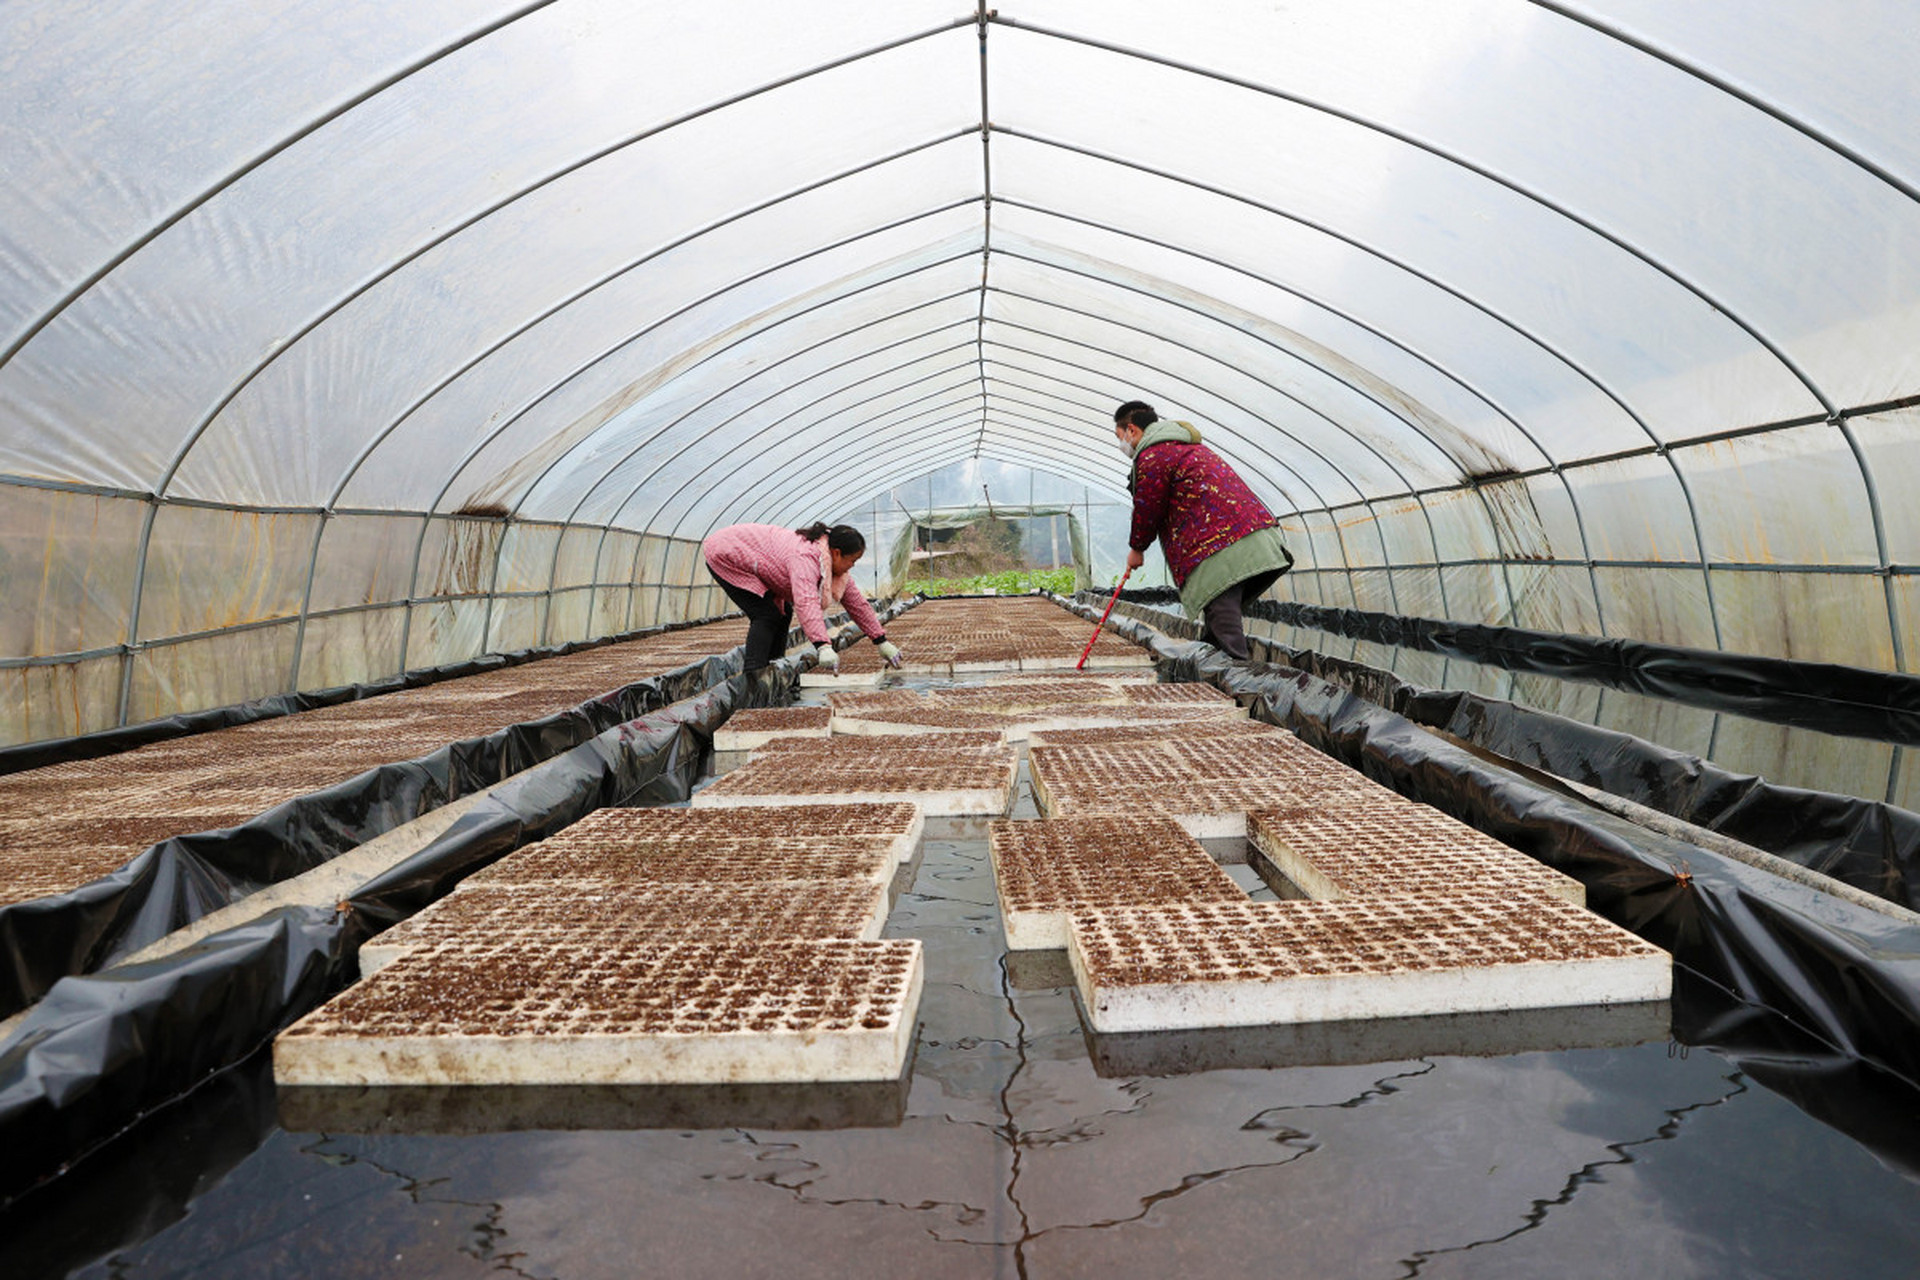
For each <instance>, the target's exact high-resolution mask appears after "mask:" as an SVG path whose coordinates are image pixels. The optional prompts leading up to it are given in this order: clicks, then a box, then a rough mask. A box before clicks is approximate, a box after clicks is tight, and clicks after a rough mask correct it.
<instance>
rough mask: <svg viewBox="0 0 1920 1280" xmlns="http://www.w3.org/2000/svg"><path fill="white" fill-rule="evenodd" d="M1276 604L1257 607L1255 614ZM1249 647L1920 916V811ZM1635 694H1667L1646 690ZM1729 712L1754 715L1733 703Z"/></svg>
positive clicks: (1499, 703) (1173, 624)
mask: <svg viewBox="0 0 1920 1280" xmlns="http://www.w3.org/2000/svg"><path fill="white" fill-rule="evenodd" d="M1126 594H1128V595H1133V594H1147V593H1133V592H1129V593H1126ZM1272 603H1273V602H1271V601H1260V602H1258V606H1257V611H1258V610H1263V609H1265V608H1266V607H1267V606H1269V605H1271V604H1272ZM1289 607H1291V606H1289ZM1121 611H1124V612H1127V613H1130V614H1131V615H1132V616H1134V617H1137V618H1144V620H1146V621H1148V622H1149V623H1150V624H1151V625H1153V626H1157V627H1161V628H1162V629H1164V630H1166V631H1168V632H1170V633H1175V634H1181V635H1189V636H1193V635H1197V634H1198V626H1197V624H1195V623H1194V622H1193V621H1192V620H1190V619H1187V618H1185V617H1182V616H1179V615H1176V614H1172V613H1166V612H1162V611H1161V610H1158V609H1147V610H1142V609H1141V607H1140V606H1139V605H1138V604H1135V605H1132V606H1129V605H1122V606H1121ZM1479 630H1482V631H1486V630H1498V628H1479ZM1520 634H1527V633H1520ZM1565 638H1566V639H1578V637H1565ZM1249 643H1250V644H1252V645H1254V646H1255V652H1257V653H1266V654H1269V655H1272V656H1274V658H1275V660H1277V661H1281V662H1284V663H1285V664H1286V665H1288V666H1290V667H1293V668H1295V669H1297V670H1301V671H1306V672H1308V673H1310V674H1312V675H1316V676H1320V677H1322V678H1323V679H1326V680H1329V681H1332V682H1333V683H1335V684H1338V685H1342V686H1344V687H1345V688H1348V689H1351V690H1353V691H1354V692H1355V693H1357V694H1359V695H1360V696H1362V697H1364V698H1366V699H1367V700H1368V701H1370V702H1374V703H1377V704H1379V705H1380V706H1383V707H1386V708H1388V709H1389V710H1393V711H1397V712H1399V713H1400V714H1402V715H1404V716H1406V717H1407V718H1408V719H1410V720H1413V721H1415V722H1417V723H1420V724H1424V725H1428V726H1430V727H1432V728H1435V729H1439V730H1441V731H1443V732H1445V733H1449V734H1452V735H1453V736H1455V737H1457V738H1462V739H1464V740H1466V741H1468V742H1472V743H1473V744H1475V745H1476V746H1480V747H1483V748H1485V749H1486V750H1488V751H1492V752H1495V753H1496V754H1499V755H1502V756H1505V757H1507V758H1508V759H1511V760H1516V761H1519V762H1520V763H1522V764H1526V765H1530V766H1533V767H1535V768H1538V769H1543V770H1545V771H1546V772H1548V773H1552V774H1556V775H1558V776H1560V777H1563V778H1572V779H1574V780H1575V781H1577V782H1580V783H1582V784H1584V785H1587V786H1590V787H1595V788H1597V789H1599V790H1602V791H1607V792H1610V793H1612V794H1614V795H1617V796H1623V797H1625V798H1627V799H1629V800H1632V801H1634V802H1636V803H1638V804H1643V805H1646V806H1647V807H1648V808H1651V809H1658V810H1660V811H1661V812H1662V813H1666V814H1670V815H1672V816H1673V817H1676V818H1680V819H1682V820H1684V821H1687V822H1691V823H1693V824H1694V825H1695V826H1700V827H1705V828H1707V829H1708V830H1710V831H1717V832H1720V833H1721V834H1723V835H1727V836H1730V837H1732V838H1733V839H1735V840H1739V841H1741V842H1743V843H1745V844H1750V845H1752V846H1754V847H1755V848H1757V849H1764V850H1766V851H1767V852H1768V853H1771V854H1774V855H1776V856H1777V857H1781V858H1785V859H1787V860H1788V861H1789V862H1795V863H1798V864H1799V865H1801V866H1803V867H1807V868H1809V869H1810V870H1814V871H1818V872H1821V873H1822V874H1824V875H1829V876H1832V877H1833V878H1834V879H1836V880H1839V881H1842V882H1843V883H1845V884H1848V885H1851V886H1853V887H1854V888H1856V889H1860V890H1862V891H1864V892H1867V893H1871V894H1874V895H1876V896H1878V897H1882V898H1885V899H1887V900H1888V901H1890V902H1895V903H1898V904H1900V905H1902V906H1905V907H1908V908H1912V909H1920V814H1916V813H1914V812H1912V811H1911V810H1908V809H1902V808H1899V807H1897V806H1895V805H1890V804H1886V803H1883V802H1881V801H1878V800H1865V799H1861V798H1859V797H1855V796H1843V795H1836V794H1833V793H1831V792H1824V791H1811V790H1807V789H1804V788H1800V787H1785V786H1780V785H1779V784H1777V783H1772V782H1768V781H1767V780H1766V779H1764V778H1760V777H1756V776H1754V775H1752V774H1743V773H1734V772H1732V771H1731V770H1727V769H1722V768H1720V767H1719V766H1718V765H1715V764H1713V763H1712V762H1711V761H1707V760H1702V759H1701V758H1700V757H1698V756H1694V755H1688V754H1685V753H1682V752H1678V751H1674V750H1672V749H1670V748H1667V747H1662V746H1660V745H1659V744H1657V743H1653V742H1648V741H1647V740H1646V739H1644V738H1636V737H1634V736H1633V735H1631V734H1626V733H1620V732H1618V731H1616V730H1613V729H1603V728H1601V727H1599V726H1597V725H1590V724H1585V723H1582V722H1581V721H1578V720H1573V719H1569V718H1568V717H1566V716H1560V715H1555V714H1553V713H1552V712H1548V711H1537V710H1534V709H1533V708H1530V707H1524V706H1520V705H1517V704H1515V703H1512V702H1508V701H1505V700H1503V699H1499V698H1489V697H1485V696H1484V695H1481V694H1477V693H1466V692H1461V691H1458V690H1446V689H1423V688H1420V687H1418V686H1416V685H1411V684H1408V683H1406V682H1405V681H1403V680H1401V679H1400V678H1399V677H1397V676H1394V675H1392V674H1390V673H1388V672H1385V671H1381V670H1378V669H1377V668H1374V667H1368V666H1364V665H1362V664H1360V663H1357V662H1348V661H1345V660H1343V659H1339V658H1329V657H1326V656H1325V655H1322V654H1317V653H1314V652H1312V651H1310V650H1303V649H1295V648H1292V647H1290V646H1287V645H1283V644H1279V643H1276V642H1274V641H1269V640H1263V639H1261V638H1259V637H1249ZM1261 646H1264V649H1263V648H1261ZM1641 647H1643V648H1644V647H1649V646H1641ZM1686 652H1692V651H1690V650H1667V651H1666V653H1667V654H1668V655H1673V654H1678V653H1686ZM1454 656H1461V657H1472V655H1470V654H1458V655H1454ZM1475 660H1476V661H1477V660H1478V659H1475ZM1736 661H1741V660H1738V659H1736ZM1755 661H1759V660H1755ZM1777 665H1785V666H1790V667H1797V668H1799V669H1800V670H1802V671H1803V672H1808V671H1809V670H1810V669H1812V668H1813V664H1809V663H1797V664H1796V663H1787V664H1777ZM1526 669H1527V670H1531V671H1536V672H1541V673H1545V674H1549V675H1558V676H1564V677H1566V678H1570V679H1584V678H1586V677H1584V676H1582V675H1580V674H1578V673H1577V672H1570V671H1565V670H1559V669H1555V668H1553V667H1551V666H1550V665H1549V664H1548V663H1547V661H1546V660H1545V659H1544V658H1542V659H1541V660H1540V661H1537V662H1535V663H1534V664H1533V665H1532V666H1530V667H1528V668H1526ZM1818 669H1819V670H1825V668H1818ZM1842 670H1852V668H1844V669H1842ZM1867 674H1872V673H1867ZM1809 678H1811V677H1810V676H1809ZM1616 687H1622V688H1624V687H1628V686H1625V685H1620V686H1616ZM1637 691H1641V692H1650V693H1652V694H1653V696H1664V695H1661V694H1660V693H1659V692H1658V691H1656V690H1652V689H1650V688H1647V687H1644V686H1643V687H1640V688H1639V689H1638V690H1637ZM1722 709H1723V710H1727V711H1729V712H1736V711H1737V712H1738V713H1739V714H1747V713H1746V712H1745V711H1742V710H1740V709H1738V708H1735V707H1731V706H1729V707H1724V708H1722ZM1862 723H1864V722H1862Z"/></svg>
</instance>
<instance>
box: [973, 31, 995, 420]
mask: <svg viewBox="0 0 1920 1280" xmlns="http://www.w3.org/2000/svg"><path fill="white" fill-rule="evenodd" d="M992 12H994V13H997V12H998V11H997V10H995V11H992ZM989 16H990V12H989V10H988V9H987V0H977V3H976V5H975V7H974V20H975V22H976V23H977V24H978V25H979V29H980V195H981V205H980V305H979V307H978V309H977V311H976V312H975V316H974V359H975V361H976V363H977V364H978V366H979V368H980V393H981V402H980V410H981V412H980V430H981V432H982V434H984V433H985V431H986V426H987V418H986V408H987V401H986V398H985V397H986V390H987V378H986V346H987V274H988V272H989V270H990V269H991V268H992V266H993V112H992V109H991V100H990V98H989V96H988V93H987V32H988V30H989V28H988V26H987V19H988V17H989Z"/></svg>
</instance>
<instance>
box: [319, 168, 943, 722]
mask: <svg viewBox="0 0 1920 1280" xmlns="http://www.w3.org/2000/svg"><path fill="white" fill-rule="evenodd" d="M970 132H971V130H963V131H960V132H957V133H953V134H950V135H947V136H945V137H939V138H934V139H932V140H930V141H927V142H922V143H918V144H916V145H914V146H912V147H908V148H905V149H902V150H899V151H895V152H893V153H891V154H889V155H885V156H881V157H879V158H878V159H875V160H870V161H867V162H865V163H863V164H860V165H855V166H853V167H851V168H848V169H843V170H841V171H840V172H838V173H835V174H832V175H830V176H829V177H826V178H822V179H820V180H819V181H818V182H812V183H808V184H806V185H805V186H802V187H799V188H796V189H794V190H791V191H785V192H782V193H781V194H780V195H778V196H774V197H772V198H770V199H767V200H763V201H761V202H759V203H757V204H754V205H751V206H748V207H747V208H744V209H742V210H740V211H738V212H736V213H731V214H728V215H727V216H726V217H724V218H721V219H719V220H717V221H715V222H711V223H708V224H707V225H706V226H704V227H701V228H700V229H698V230H696V231H693V232H689V233H688V234H686V235H684V236H680V237H678V238H676V239H673V240H670V241H668V242H666V243H665V244H662V245H659V246H657V247H656V248H653V249H650V250H648V251H647V252H646V253H644V254H642V255H640V256H639V257H637V258H633V259H630V260H629V261H627V262H625V263H623V264H621V265H620V266H618V267H616V268H615V269H613V270H612V271H609V272H607V273H605V274H603V275H602V276H600V277H599V278H598V279H596V280H594V281H592V282H591V283H589V284H587V285H585V286H582V287H581V288H579V289H577V290H575V291H574V292H573V293H571V294H569V295H567V296H566V297H564V298H562V299H561V300H560V301H558V302H556V303H554V304H553V305H552V306H550V307H547V308H546V309H545V310H543V311H541V312H539V313H538V314H536V315H534V316H533V317H532V318H531V319H528V320H526V321H524V322H523V323H521V324H519V325H517V326H515V327H514V328H513V329H512V330H511V331H510V332H508V333H506V334H505V335H504V336H502V337H500V338H499V339H497V340H496V341H494V342H492V343H491V344H489V345H488V346H487V347H486V348H485V349H484V350H483V351H481V352H480V353H479V354H477V355H475V356H473V357H471V358H469V359H468V360H466V361H465V362H464V363H462V364H461V365H459V366H458V367H457V368H455V369H454V370H453V371H452V372H451V373H448V374H447V375H446V376H445V377H444V378H442V379H440V381H438V382H436V383H435V384H434V385H433V386H432V387H430V388H428V389H427V390H426V391H425V392H424V393H423V394H421V395H419V396H417V397H416V398H415V399H414V400H413V402H412V403H411V404H409V405H408V406H407V407H406V408H405V409H403V410H401V412H400V413H399V414H397V415H396V416H395V417H394V418H393V420H392V421H391V422H389V423H387V425H386V426H384V427H382V428H381V429H380V430H379V431H378V432H376V433H375V434H374V435H373V436H372V437H371V438H370V439H369V440H368V441H367V443H366V444H364V445H363V446H362V447H361V449H360V451H359V453H358V454H356V455H355V456H354V458H353V461H352V462H351V463H350V464H349V465H348V466H347V468H346V469H345V471H343V472H342V473H341V475H340V478H339V479H338V480H337V481H336V482H335V483H334V486H333V489H332V491H331V492H330V493H329V494H328V496H327V500H326V503H325V505H324V506H323V507H322V509H321V520H320V525H319V527H318V528H317V529H316V530H315V531H314V538H313V547H312V549H311V552H310V555H309V559H308V566H307V587H306V592H305V593H304V595H303V597H302V600H301V605H300V621H299V626H298V630H297V631H296V632H295V634H294V645H293V664H292V672H291V674H290V676H289V680H288V684H289V687H291V688H294V689H297V688H299V687H300V665H301V657H302V653H303V651H304V647H305V646H304V642H305V639H306V627H307V618H308V617H309V616H310V615H311V613H312V601H313V584H314V574H315V570H316V568H317V566H318V563H319V557H320V544H321V542H322V540H323V539H324V538H325V536H326V527H327V521H328V520H329V519H331V518H332V516H333V515H334V513H335V512H336V510H337V508H338V506H339V502H340V498H341V495H342V494H344V493H345V492H346V489H347V486H348V485H350V484H352V483H353V480H354V477H355V476H357V475H358V474H359V472H360V469H361V468H362V467H363V466H365V465H366V463H367V461H368V460H369V459H371V458H372V456H373V455H374V454H375V453H376V452H378V451H379V449H380V447H381V446H382V445H383V444H385V443H386V442H387V440H388V439H390V438H391V437H392V436H393V435H394V433H395V432H397V431H398V430H399V429H400V427H401V426H402V424H404V423H405V422H406V421H407V420H408V419H409V418H411V417H412V416H413V415H414V414H415V413H417V412H418V411H419V410H420V409H422V408H424V407H425V406H426V404H427V403H428V402H429V401H431V400H432V399H433V398H434V397H435V396H437V395H439V394H440V392H442V391H444V390H446V389H447V388H448V387H450V386H452V385H453V384H454V383H455V382H456V381H458V380H459V379H460V378H461V377H463V376H465V375H466V374H467V373H468V372H470V371H471V370H473V369H475V368H478V367H479V366H480V365H481V364H482V363H484V362H485V361H486V360H488V359H489V358H491V357H492V356H493V355H495V354H496V353H498V352H499V351H501V350H503V349H505V348H506V347H507V346H508V345H510V344H511V343H513V342H515V341H517V340H518V339H519V338H521V337H522V336H524V335H525V334H527V333H530V332H531V331H533V330H534V329H535V328H537V327H539V326H540V325H541V324H544V323H545V322H546V321H547V320H549V319H551V318H553V317H554V316H556V315H559V314H560V313H561V312H563V311H565V310H566V309H567V308H568V307H571V306H572V305H573V304H574V303H576V302H579V301H581V300H583V299H585V298H587V297H588V296H590V295H592V294H593V293H595V292H597V291H598V290H600V289H602V288H604V287H605V286H607V285H609V284H611V283H613V282H614V281H616V280H619V279H621V278H623V277H625V276H626V275H628V274H629V273H631V272H633V271H636V270H638V269H639V268H641V267H642V266H644V265H646V264H647V263H649V262H652V261H653V260H655V259H657V258H660V257H663V256H665V255H666V254H669V253H672V252H673V251H674V250H676V249H679V248H681V247H683V246H685V245H688V244H691V243H693V242H694V241H696V240H699V239H700V238H702V237H703V236H706V235H708V234H710V233H712V232H715V231H718V230H720V229H722V228H724V227H727V226H731V225H732V224H734V223H736V222H740V221H744V220H745V219H747V218H750V217H753V216H754V215H756V214H759V213H762V212H765V211H766V210H768V209H771V208H775V207H777V206H779V205H781V204H784V203H786V202H787V201H789V200H793V199H797V198H799V197H800V196H803V195H807V194H810V193H812V192H814V191H819V190H822V189H824V188H826V187H829V186H831V185H833V184H834V183H836V182H840V181H842V180H844V179H846V178H850V177H854V176H857V175H859V174H862V173H867V172H870V171H872V170H874V169H878V168H880V167H882V166H884V165H888V164H891V163H893V162H894V161H896V160H900V159H904V158H905V157H907V156H911V155H917V154H919V153H921V152H923V151H928V150H932V149H933V148H935V147H939V146H942V145H944V144H945V143H947V142H951V141H954V140H956V139H958V138H963V137H965V136H966V135H967V134H968V133H970ZM977 198H978V197H972V196H969V197H966V198H965V199H961V200H954V201H949V202H948V203H946V204H944V205H939V206H936V207H935V208H932V209H928V210H924V211H922V212H920V213H917V214H913V215H910V216H909V217H906V218H900V219H895V220H893V221H891V222H888V223H884V224H882V225H880V226H877V227H873V228H869V229H868V230H866V231H862V232H859V233H858V234H856V235H853V236H848V237H844V238H842V239H841V240H838V241H834V242H832V243H831V244H829V245H826V246H823V247H821V248H818V249H815V250H812V251H810V252H809V253H807V254H803V255H800V256H799V257H795V258H789V259H787V260H786V261H785V262H783V263H781V264H780V266H779V267H776V268H771V269H770V270H781V269H784V268H785V267H787V266H790V265H793V264H795V263H797V262H800V261H804V260H805V259H806V258H808V257H813V256H816V255H818V254H821V253H828V252H832V251H833V250H834V249H836V248H841V247H844V246H845V245H848V244H853V243H857V242H858V241H859V240H862V239H866V238H868V237H870V236H874V235H879V234H882V233H884V232H886V231H890V230H893V229H895V228H897V227H900V226H905V225H907V224H908V223H911V222H915V221H918V220H920V219H922V218H929V217H934V216H937V215H939V214H941V213H945V212H950V211H952V210H954V209H959V208H964V207H965V206H966V205H969V204H972V203H973V202H974V201H975V200H976V199H977ZM750 278H757V277H750ZM740 283H742V282H735V284H734V285H732V286H729V288H735V287H738V286H739V284H740ZM713 296H717V295H709V297H708V298H703V299H701V300H700V302H699V303H694V304H689V306H690V307H691V306H697V305H701V304H703V303H704V302H706V301H708V300H710V298H711V297H713ZM686 309H687V308H683V309H682V311H676V312H674V313H673V315H675V316H677V315H680V314H682V312H683V311H684V310H686ZM670 318H671V317H667V318H663V319H662V320H661V321H659V322H657V323H661V324H664V323H666V322H667V319H670ZM643 332H645V331H643ZM635 336H637V335H635ZM632 340H633V339H632V338H631V337H630V338H629V339H627V341H632ZM519 416H520V414H519V413H515V414H514V415H512V417H510V418H509V419H508V420H507V421H506V422H505V423H503V424H502V425H501V427H500V428H498V429H497V430H496V431H495V432H493V433H491V434H489V435H488V436H487V437H486V441H487V442H489V443H490V442H491V441H492V440H494V439H495V438H497V436H498V435H499V434H500V433H502V432H504V431H505V430H506V429H507V427H509V426H511V425H512V423H513V422H515V421H518V419H519ZM475 453H477V450H476V451H471V452H469V453H468V454H467V455H466V456H465V457H463V458H462V459H461V461H460V464H459V466H458V467H456V469H455V472H454V475H453V476H449V478H448V481H447V484H446V485H445V486H443V487H442V489H441V491H440V494H439V495H437V496H436V497H435V500H434V503H433V505H434V506H437V505H438V504H439V502H440V499H441V498H443V497H444V496H445V494H446V491H447V489H448V488H450V487H451V485H452V481H453V479H454V478H455V477H456V476H457V475H458V474H459V472H460V471H462V470H464V469H465V466H466V464H467V463H468V462H469V461H471V460H472V458H473V456H475ZM423 534H424V531H423ZM409 594H411V588H409Z"/></svg>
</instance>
